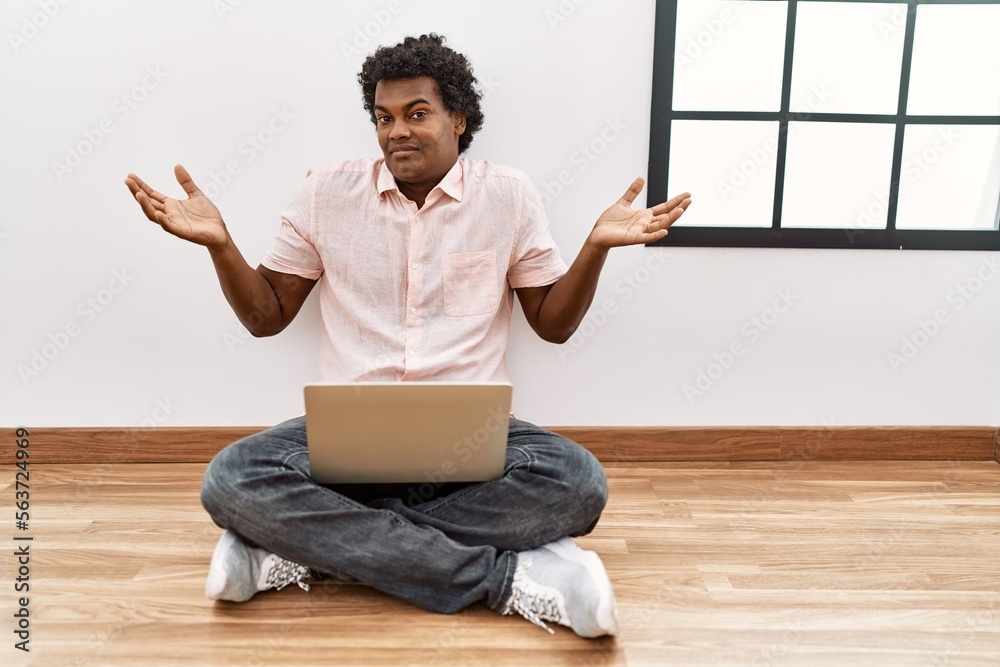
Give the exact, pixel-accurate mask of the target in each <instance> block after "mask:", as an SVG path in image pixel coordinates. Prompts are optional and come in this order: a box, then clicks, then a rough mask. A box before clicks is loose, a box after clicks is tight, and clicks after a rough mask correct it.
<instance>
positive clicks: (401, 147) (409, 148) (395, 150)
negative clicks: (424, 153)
mask: <svg viewBox="0 0 1000 667" xmlns="http://www.w3.org/2000/svg"><path fill="white" fill-rule="evenodd" d="M417 150H418V149H417V147H416V146H414V145H413V144H396V145H395V146H390V147H389V154H390V155H406V154H409V153H414V152H416V151H417Z"/></svg>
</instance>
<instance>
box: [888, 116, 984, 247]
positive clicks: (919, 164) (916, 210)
mask: <svg viewBox="0 0 1000 667" xmlns="http://www.w3.org/2000/svg"><path fill="white" fill-rule="evenodd" d="M998 204H1000V127H998V126H996V125H910V126H908V127H907V128H906V136H905V138H904V140H903V166H902V171H901V172H900V178H899V207H898V209H897V210H898V214H897V219H896V227H897V228H898V229H997V205H998Z"/></svg>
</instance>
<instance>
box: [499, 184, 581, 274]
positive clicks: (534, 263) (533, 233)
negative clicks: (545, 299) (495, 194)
mask: <svg viewBox="0 0 1000 667" xmlns="http://www.w3.org/2000/svg"><path fill="white" fill-rule="evenodd" d="M521 184H522V187H521V201H520V206H519V209H520V210H519V225H518V230H517V235H516V238H515V241H514V249H513V252H512V253H511V259H510V266H509V267H508V269H507V282H508V283H509V284H510V286H511V287H512V288H513V289H519V288H521V287H541V286H543V285H551V284H552V283H554V282H555V281H557V280H558V279H559V278H561V277H562V276H563V274H565V273H566V271H568V270H569V268H568V267H567V266H566V262H564V261H563V259H562V255H561V254H560V253H559V248H558V247H556V242H555V240H554V239H553V238H552V230H551V226H550V224H549V218H548V216H547V215H546V214H545V208H544V207H543V206H542V198H541V195H540V194H539V193H538V190H537V189H536V188H535V186H534V184H532V182H531V181H530V180H529V179H528V177H527V176H524V177H523V179H522V180H521Z"/></svg>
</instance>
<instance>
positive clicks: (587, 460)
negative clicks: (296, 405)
mask: <svg viewBox="0 0 1000 667" xmlns="http://www.w3.org/2000/svg"><path fill="white" fill-rule="evenodd" d="M201 501H202V504H203V505H204V507H205V509H206V510H207V511H208V513H209V515H211V517H212V520H213V521H215V523H216V524H217V525H219V526H220V527H222V528H226V529H229V530H232V531H233V532H235V533H236V534H237V535H239V536H240V537H241V538H242V539H243V540H245V541H246V542H248V543H250V544H255V545H257V546H260V547H262V548H264V549H266V550H268V551H271V552H273V553H275V554H277V555H279V556H281V557H282V558H286V559H288V560H291V561H294V562H296V563H299V564H302V565H305V566H307V567H309V568H310V569H311V570H314V571H316V572H318V573H321V574H323V575H329V576H333V577H337V578H340V579H345V580H348V581H356V582H360V583H362V584H366V585H368V586H371V587H373V588H376V589H378V590H380V591H384V592H386V593H388V594H390V595H393V596H395V597H398V598H401V599H404V600H408V601H410V602H412V603H414V604H416V605H418V606H420V607H423V608H424V609H429V610H431V611H436V612H444V613H454V612H457V611H459V610H461V609H464V608H465V607H467V606H469V605H471V604H473V603H475V602H478V601H483V602H484V603H485V604H486V605H487V606H489V607H490V608H491V609H494V610H499V609H500V608H502V606H503V604H504V603H505V602H506V601H507V598H508V597H509V596H510V586H511V580H512V579H513V575H514V568H515V567H516V565H517V558H516V554H517V552H519V551H525V550H528V549H534V548H536V547H539V546H541V545H542V544H546V543H548V542H552V541H555V540H557V539H560V538H562V537H566V536H567V535H569V536H578V535H585V534H587V533H589V532H590V531H591V530H593V528H594V526H595V525H596V524H597V520H598V518H599V517H600V514H601V511H602V510H603V509H604V505H605V503H606V502H607V480H606V478H605V475H604V470H603V469H602V468H601V464H600V463H599V462H598V461H597V459H595V458H594V456H593V455H592V454H591V453H590V452H589V451H587V450H586V449H584V448H583V447H581V446H580V445H578V444H576V443H575V442H573V441H571V440H568V439H567V438H564V437H562V436H560V435H557V434H555V433H551V432H549V431H546V430H544V429H541V428H539V427H538V426H535V425H533V424H529V423H528V422H524V421H521V420H518V419H511V420H510V428H509V434H508V439H507V460H506V464H505V467H504V473H503V477H501V478H500V479H497V480H493V481H490V482H482V483H474V484H455V483H451V484H439V485H434V484H430V483H423V484H420V483H418V484H413V485H396V484H393V485H321V484H317V483H316V482H314V481H313V480H312V478H311V477H310V475H309V457H308V452H307V448H306V428H305V419H304V418H303V417H297V418H295V419H290V420H288V421H286V422H283V423H281V424H279V425H277V426H275V427H273V428H270V429H267V430H265V431H262V432H260V433H256V434H254V435H251V436H249V437H247V438H244V439H242V440H239V441H237V442H235V443H233V444H231V445H229V446H228V447H226V448H225V449H223V450H222V451H220V452H219V453H218V454H217V455H216V456H215V458H214V459H213V460H212V462H211V463H210V464H209V466H208V469H207V470H206V472H205V479H204V482H203V484H202V490H201Z"/></svg>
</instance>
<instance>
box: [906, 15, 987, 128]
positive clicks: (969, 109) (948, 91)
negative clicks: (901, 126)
mask: <svg viewBox="0 0 1000 667" xmlns="http://www.w3.org/2000/svg"><path fill="white" fill-rule="evenodd" d="M998 35H1000V5H933V6H932V5H918V7H917V26H916V32H915V34H914V42H913V67H912V71H911V73H910V94H909V97H908V103H907V113H909V114H913V115H938V114H940V115H960V114H961V115H966V114H967V115H983V116H995V115H1000V37H998Z"/></svg>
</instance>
